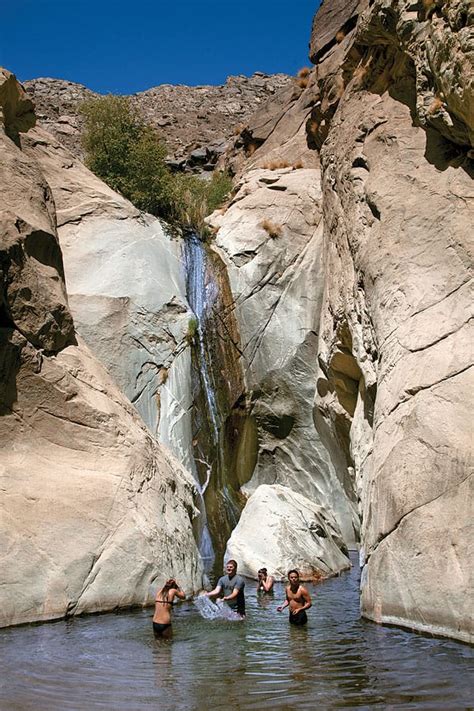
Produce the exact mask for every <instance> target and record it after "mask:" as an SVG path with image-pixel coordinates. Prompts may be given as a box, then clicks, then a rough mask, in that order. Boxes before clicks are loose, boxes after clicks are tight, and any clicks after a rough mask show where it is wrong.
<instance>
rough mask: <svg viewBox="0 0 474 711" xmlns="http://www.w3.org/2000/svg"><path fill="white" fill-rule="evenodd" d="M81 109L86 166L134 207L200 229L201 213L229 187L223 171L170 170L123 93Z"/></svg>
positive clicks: (160, 148) (212, 207) (151, 130)
mask: <svg viewBox="0 0 474 711" xmlns="http://www.w3.org/2000/svg"><path fill="white" fill-rule="evenodd" d="M81 112H82V114H83V116H84V132H83V137H82V143H83V147H84V150H85V153H86V165H87V166H88V167H89V168H90V169H91V170H92V171H93V172H94V173H95V174H96V175H98V176H99V177H100V178H102V180H104V182H106V183H107V184H108V185H110V187H111V188H113V189H114V190H117V191H119V192H120V193H122V195H124V196H125V197H126V198H128V199H129V200H130V201H131V202H132V203H133V204H134V205H135V206H136V207H138V208H139V209H140V210H144V211H146V212H149V213H151V214H152V215H156V216H157V217H163V218H164V219H166V220H169V221H170V222H174V223H178V224H179V225H181V226H183V227H186V228H190V229H196V230H199V231H204V229H205V226H204V218H205V217H206V216H207V215H209V214H210V213H211V212H213V211H214V210H215V209H216V208H217V207H219V205H221V204H222V202H223V201H224V200H225V198H226V197H227V195H228V194H229V192H230V190H231V187H232V180H231V178H230V177H229V176H228V175H227V174H226V173H219V172H215V173H213V175H212V178H211V180H203V179H201V178H198V177H197V176H192V175H184V174H173V173H171V171H170V170H169V168H168V166H167V165H166V162H165V159H166V146H165V144H164V143H163V141H162V140H161V139H160V137H159V135H158V133H157V132H156V131H155V129H154V128H152V127H151V126H149V125H147V124H146V123H145V122H144V120H143V119H142V118H141V116H140V115H139V114H138V112H137V110H136V109H135V108H134V106H133V104H132V103H131V101H130V99H128V98H126V97H122V96H113V95H112V94H109V95H108V96H103V97H100V98H98V99H88V100H87V101H85V102H83V104H82V106H81Z"/></svg>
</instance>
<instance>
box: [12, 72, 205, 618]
mask: <svg viewBox="0 0 474 711" xmlns="http://www.w3.org/2000/svg"><path fill="white" fill-rule="evenodd" d="M2 80H4V81H7V82H9V84H10V86H9V87H8V91H4V90H3V88H2V85H0V98H1V100H2V102H4V103H3V105H2V111H3V116H4V117H5V116H8V117H9V118H8V125H9V126H10V129H9V135H6V134H5V133H3V131H2V132H0V142H1V151H2V173H1V175H0V178H1V190H2V197H3V202H2V208H1V213H0V219H1V221H2V225H3V228H4V229H3V237H2V242H1V245H0V265H1V276H2V281H1V288H2V301H1V320H0V440H1V442H2V444H3V446H2V451H1V455H0V476H1V479H2V486H1V490H2V496H1V501H0V506H1V515H0V522H1V524H0V525H1V539H2V586H1V615H0V624H1V625H3V626H5V625H12V624H19V623H23V622H32V621H38V620H47V619H55V618H58V617H64V616H68V615H73V614H78V613H81V612H93V611H103V610H110V609H113V608H117V607H123V606H128V605H132V604H139V605H141V604H146V603H149V602H150V601H151V599H152V597H151V590H150V585H151V584H152V583H153V581H155V580H156V581H157V582H161V581H162V580H163V579H164V578H166V577H168V576H169V575H170V574H172V573H173V574H176V575H177V576H181V579H182V582H183V585H185V586H186V587H187V588H188V589H190V590H192V589H197V588H199V587H200V584H201V573H202V568H201V563H200V558H199V554H198V552H197V549H196V546H195V543H194V538H193V532H192V519H193V517H194V516H195V513H196V511H195V509H194V506H193V495H194V484H193V481H192V479H191V478H190V477H189V476H188V475H187V473H186V472H185V471H184V470H183V469H182V468H181V466H180V465H179V464H178V462H177V461H176V460H175V459H174V458H173V457H172V456H171V455H170V454H168V453H166V452H165V451H164V450H163V449H161V448H160V447H159V446H158V445H157V443H156V442H155V441H154V440H153V438H152V437H151V435H150V433H149V432H148V431H147V430H146V428H145V427H144V425H143V424H142V422H141V420H140V418H139V416H138V415H137V414H136V412H135V410H134V409H133V407H132V406H131V405H130V403H128V401H127V400H126V399H125V397H124V396H123V395H122V394H121V393H120V392H119V390H118V389H117V387H116V386H115V385H114V383H113V382H112V380H111V379H110V376H108V374H107V373H106V372H105V370H104V369H103V367H102V366H101V365H100V364H99V363H98V361H97V360H96V358H95V357H94V356H92V355H91V353H90V352H89V350H88V348H87V346H86V345H85V344H84V343H83V342H82V341H81V339H80V338H79V337H78V336H77V334H76V332H75V328H74V324H73V320H72V316H71V312H70V310H69V305H68V300H67V295H66V289H65V283H64V273H63V264H62V256H61V251H60V248H59V243H58V238H57V233H56V222H57V218H58V215H57V214H56V210H55V205H54V201H53V200H52V195H51V188H50V186H49V184H48V182H47V180H46V177H45V175H44V173H43V171H42V169H41V167H40V165H39V163H38V161H37V160H36V159H35V153H34V150H35V149H34V148H33V144H34V143H35V142H36V141H38V140H40V139H38V137H35V138H34V139H33V138H32V136H31V135H28V134H26V135H24V134H23V133H20V134H19V133H18V131H17V130H14V129H12V128H11V127H12V126H14V127H16V128H18V127H20V128H21V130H24V129H25V128H26V126H25V124H24V123H17V122H16V114H15V111H16V109H15V106H17V107H19V109H18V110H19V111H20V112H21V116H22V117H24V115H25V114H24V111H23V109H24V107H25V105H24V103H23V98H24V94H23V93H22V91H21V88H20V87H19V86H18V85H16V84H15V85H13V84H12V82H13V80H12V76H11V75H9V74H8V73H6V72H4V73H3V74H2ZM15 86H16V92H17V94H16V96H15ZM12 96H13V97H14V99H15V101H14V102H12ZM5 123H7V122H4V125H5ZM30 125H31V122H30ZM31 133H33V132H31ZM41 140H42V139H41ZM86 201H87V200H86V196H85V202H86Z"/></svg>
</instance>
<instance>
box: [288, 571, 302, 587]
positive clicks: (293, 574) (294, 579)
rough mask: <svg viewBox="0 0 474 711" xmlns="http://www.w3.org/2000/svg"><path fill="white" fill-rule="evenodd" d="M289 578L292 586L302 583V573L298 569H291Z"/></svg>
mask: <svg viewBox="0 0 474 711" xmlns="http://www.w3.org/2000/svg"><path fill="white" fill-rule="evenodd" d="M288 580H289V581H290V585H291V587H292V588H295V587H297V586H298V585H299V584H300V574H299V572H298V571H297V570H295V569H293V570H289V571H288Z"/></svg>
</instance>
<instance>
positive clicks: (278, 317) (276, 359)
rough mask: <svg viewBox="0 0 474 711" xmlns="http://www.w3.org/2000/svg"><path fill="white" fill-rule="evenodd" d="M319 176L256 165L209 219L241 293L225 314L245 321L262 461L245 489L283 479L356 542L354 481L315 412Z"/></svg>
mask: <svg viewBox="0 0 474 711" xmlns="http://www.w3.org/2000/svg"><path fill="white" fill-rule="evenodd" d="M319 181H320V174H319V170H316V169H300V170H291V169H282V170H261V169H260V170H251V171H249V172H248V173H246V174H245V177H244V178H243V179H242V181H241V183H240V184H239V186H238V188H239V189H238V192H237V194H236V195H235V197H234V199H233V202H232V203H231V205H230V207H229V209H228V210H227V211H226V212H225V213H224V214H221V213H219V212H217V213H214V215H213V216H212V217H211V218H210V222H211V223H212V224H213V226H214V227H215V228H219V229H218V232H217V234H216V238H215V242H214V248H215V249H217V250H218V252H219V255H220V256H221V258H222V260H223V261H224V263H225V265H226V267H227V273H228V275H229V283H230V287H231V292H232V295H233V300H234V301H233V304H232V307H231V309H230V310H229V314H224V318H226V317H227V318H228V317H229V316H230V314H232V317H235V319H236V322H237V325H238V330H239V333H240V346H239V347H240V349H241V363H242V368H243V373H244V378H245V383H246V389H247V402H248V405H249V411H250V414H251V415H252V417H253V418H254V420H255V422H256V424H257V427H258V457H257V463H256V466H255V469H254V472H253V475H252V478H251V480H250V481H249V482H248V483H247V484H245V486H244V487H243V491H244V492H245V493H246V494H247V495H248V494H250V493H252V492H253V491H254V490H255V489H256V488H257V487H258V486H259V485H260V484H283V485H284V486H286V487H289V488H291V489H292V490H293V491H294V492H298V493H300V494H303V495H305V496H307V497H308V498H310V499H313V500H314V501H315V502H317V503H318V504H319V505H320V506H322V507H324V508H325V509H326V510H327V511H328V512H332V515H333V516H334V517H335V519H336V520H337V523H338V525H339V526H340V528H341V531H342V533H343V536H344V540H345V541H346V544H350V543H354V541H355V540H356V539H357V536H358V518H357V514H356V507H355V495H354V490H353V482H352V479H351V477H350V476H348V475H347V472H345V471H344V468H343V467H342V466H340V467H337V466H335V465H334V463H333V460H332V458H331V457H330V456H329V454H328V452H327V449H326V447H325V446H324V444H323V442H322V441H321V438H320V437H319V435H318V434H317V432H316V430H315V427H314V422H313V414H312V411H313V399H314V394H315V388H316V369H317V342H318V331H319V311H320V308H321V300H322V293H323V284H324V278H323V271H322V266H323V265H322V249H323V223H322V206H321V191H320V188H319ZM272 229H273V230H274V233H273V234H272V233H271V230H272ZM269 231H270V234H269Z"/></svg>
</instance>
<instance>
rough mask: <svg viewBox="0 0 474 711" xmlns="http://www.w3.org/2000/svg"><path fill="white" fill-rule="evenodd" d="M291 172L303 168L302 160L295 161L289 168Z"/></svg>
mask: <svg viewBox="0 0 474 711" xmlns="http://www.w3.org/2000/svg"><path fill="white" fill-rule="evenodd" d="M291 167H292V168H293V170H301V168H304V164H303V161H302V160H297V161H296V162H295V163H293V165H292V166H291Z"/></svg>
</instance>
